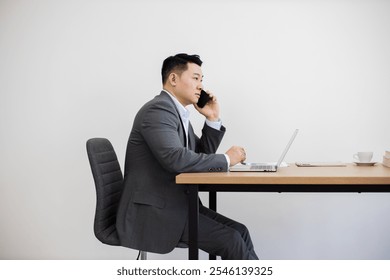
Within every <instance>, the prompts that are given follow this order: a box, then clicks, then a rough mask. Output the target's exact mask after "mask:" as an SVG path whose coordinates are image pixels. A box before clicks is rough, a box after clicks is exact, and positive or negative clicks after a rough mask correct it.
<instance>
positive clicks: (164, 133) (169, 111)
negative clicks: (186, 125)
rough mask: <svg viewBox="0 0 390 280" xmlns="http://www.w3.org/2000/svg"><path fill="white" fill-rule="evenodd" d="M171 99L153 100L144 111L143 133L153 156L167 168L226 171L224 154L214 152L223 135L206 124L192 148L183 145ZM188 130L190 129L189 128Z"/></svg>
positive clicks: (177, 170) (188, 170) (180, 170)
mask: <svg viewBox="0 0 390 280" xmlns="http://www.w3.org/2000/svg"><path fill="white" fill-rule="evenodd" d="M173 106H174V104H172V103H171V102H168V101H167V102H160V103H156V104H154V105H153V106H151V107H150V108H149V110H147V112H145V115H144V116H143V120H142V126H141V127H142V135H143V137H144V139H145V141H146V142H147V144H148V146H149V148H150V150H151V152H152V153H153V155H154V157H155V158H156V159H157V160H158V161H159V163H160V164H161V165H162V166H163V168H165V169H166V170H168V171H169V172H174V173H182V172H207V171H227V163H226V158H225V156H224V155H223V154H214V153H215V151H216V150H217V148H218V146H219V143H220V142H221V140H222V137H223V135H224V128H223V129H222V131H218V130H215V129H212V128H210V127H208V126H207V125H205V127H204V128H203V131H202V137H201V138H200V139H199V138H196V139H197V140H196V146H197V147H196V148H195V150H196V151H197V152H195V151H193V150H191V149H188V148H186V147H184V146H183V143H182V140H181V139H180V135H179V131H180V130H181V129H182V126H181V121H180V118H179V116H178V114H177V112H176V109H175V108H174V107H173ZM189 133H193V132H192V129H191V130H190V132H189Z"/></svg>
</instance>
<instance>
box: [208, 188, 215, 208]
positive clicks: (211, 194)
mask: <svg viewBox="0 0 390 280" xmlns="http://www.w3.org/2000/svg"><path fill="white" fill-rule="evenodd" d="M209 208H210V209H211V210H214V211H217V192H215V191H210V192H209Z"/></svg>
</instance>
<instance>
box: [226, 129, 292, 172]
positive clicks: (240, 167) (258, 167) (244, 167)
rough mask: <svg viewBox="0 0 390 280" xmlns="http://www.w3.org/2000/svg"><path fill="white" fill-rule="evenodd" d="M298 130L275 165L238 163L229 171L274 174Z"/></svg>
mask: <svg viewBox="0 0 390 280" xmlns="http://www.w3.org/2000/svg"><path fill="white" fill-rule="evenodd" d="M298 131H299V130H298V129H296V130H295V131H294V133H293V135H292V136H291V138H290V141H289V142H288V144H287V146H286V148H285V149H284V151H283V153H282V155H281V156H280V158H279V160H278V162H277V163H276V164H270V163H245V162H244V163H239V164H236V165H233V166H232V167H230V169H229V170H230V171H233V172H248V171H249V172H276V171H277V170H278V167H279V166H280V164H281V163H282V161H283V159H284V157H285V156H286V154H287V152H288V150H289V149H290V147H291V144H292V143H293V142H294V139H295V136H297V134H298Z"/></svg>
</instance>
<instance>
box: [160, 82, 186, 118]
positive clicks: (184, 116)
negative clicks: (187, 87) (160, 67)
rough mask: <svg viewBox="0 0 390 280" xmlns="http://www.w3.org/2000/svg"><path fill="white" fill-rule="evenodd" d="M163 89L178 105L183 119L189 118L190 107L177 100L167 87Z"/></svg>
mask: <svg viewBox="0 0 390 280" xmlns="http://www.w3.org/2000/svg"><path fill="white" fill-rule="evenodd" d="M163 91H164V92H166V93H167V94H168V95H169V96H170V97H171V98H172V100H173V102H174V103H175V105H176V108H177V110H178V111H179V113H180V117H182V118H183V119H189V118H190V111H189V110H188V109H186V107H184V106H183V104H181V103H180V102H179V100H177V99H176V97H175V96H173V94H172V93H170V92H169V91H167V90H165V89H163Z"/></svg>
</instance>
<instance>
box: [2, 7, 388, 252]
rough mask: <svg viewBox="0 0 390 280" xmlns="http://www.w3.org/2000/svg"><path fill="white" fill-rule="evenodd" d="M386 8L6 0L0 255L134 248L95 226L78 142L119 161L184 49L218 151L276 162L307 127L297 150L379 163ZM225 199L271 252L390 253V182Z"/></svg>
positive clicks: (226, 207) (225, 206)
mask: <svg viewBox="0 0 390 280" xmlns="http://www.w3.org/2000/svg"><path fill="white" fill-rule="evenodd" d="M389 12H390V2H389V1H379V0H367V1H352V0H351V1H346V0H344V1H320V0H318V1H304V0H301V1H298V0H296V1H283V0H279V1H260V0H259V1H251V0H245V1H233V0H219V1H218V0H211V1H210V0H198V1H179V0H176V1H174V0H167V1H157V0H155V1H152V0H146V1H145V0H143V1H141V0H140V1H130V0H128V1H125V0H122V1H120V0H112V1H109V0H100V1H99V0H97V1H92V0H90V1H88V0H77V1H76V0H71V1H69V0H68V1H49V0H36V1H29V0H0V97H1V99H0V131H1V132H0V133H1V137H0V227H1V230H0V258H1V259H110V258H112V259H118V258H119V259H121V258H123V259H134V258H135V256H136V253H137V252H136V251H134V250H130V249H126V248H118V247H111V246H107V245H103V244H100V243H99V241H97V240H96V239H95V238H94V236H93V232H92V221H93V215H94V207H95V190H94V185H93V181H92V175H91V172H90V167H89V164H88V160H87V155H86V150H85V141H86V140H87V139H88V138H91V137H99V136H100V137H107V138H109V139H110V140H111V141H112V142H113V144H114V147H115V148H116V150H117V153H118V156H119V159H120V161H121V163H123V161H124V154H125V148H126V143H127V138H128V135H129V132H130V129H131V126H132V121H133V117H134V115H135V113H136V112H137V110H138V109H139V108H140V106H141V105H142V104H143V103H145V102H146V101H147V100H149V99H151V98H152V97H153V96H155V95H157V94H158V93H159V91H160V89H161V82H160V80H161V78H160V69H161V64H162V61H163V59H165V58H166V57H167V56H169V55H172V54H176V53H178V52H187V53H190V54H192V53H196V54H199V55H201V58H202V59H203V61H204V66H203V71H204V74H205V78H204V85H205V87H206V88H207V89H210V90H212V91H213V92H214V93H215V94H216V95H217V96H218V97H219V100H220V104H221V109H222V118H223V121H224V124H225V126H226V127H227V128H228V132H227V135H226V137H225V139H224V142H223V145H222V147H221V148H220V152H224V151H225V150H226V149H227V148H228V147H230V146H231V145H242V146H245V147H246V148H247V153H248V160H249V161H256V160H257V161H258V160H263V161H273V160H276V158H278V156H279V154H280V152H281V150H282V149H283V147H284V145H285V144H286V142H287V140H288V138H289V137H290V135H291V133H292V131H293V129H295V128H300V130H301V131H300V134H299V135H298V137H297V139H296V142H295V143H294V145H293V146H292V148H291V150H290V152H289V154H288V155H287V158H286V160H287V161H289V162H294V161H298V160H314V161H333V160H342V161H346V162H351V161H352V160H353V159H352V154H354V153H355V152H356V151H362V150H370V151H373V152H374V160H376V161H381V157H382V154H383V153H384V151H385V150H389V149H390V129H389V127H390V126H389V124H390V118H389V116H390V114H389V108H390V102H389V101H390V79H389V77H390V51H389V50H390V17H389V16H388V15H389ZM192 122H193V124H194V126H195V127H196V128H197V130H198V131H199V130H200V128H201V126H202V123H203V119H202V118H201V117H200V116H198V115H197V114H196V112H195V111H194V113H193V114H192ZM122 166H123V164H122ZM219 210H220V212H222V213H223V214H225V215H227V216H230V217H233V218H235V219H237V220H240V221H242V222H244V223H245V224H246V225H247V226H248V227H249V228H250V231H251V234H252V238H253V240H254V243H255V247H256V248H257V250H258V253H259V255H260V257H261V258H262V259H390V237H389V232H390V220H389V213H390V194H313V193H309V194H306V193H304V194H288V193H287V194H285V193H282V194H278V193H275V194H274V193H268V194H259V193H257V194H250V193H249V194H248V193H246V194H245V193H244V194H239V193H235V194H228V193H224V194H220V196H219ZM201 256H202V258H206V256H205V254H202V255H201ZM186 257H187V250H184V249H175V250H174V251H173V252H172V253H170V254H167V255H158V254H150V255H149V258H152V259H153V258H156V259H185V258H186Z"/></svg>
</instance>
